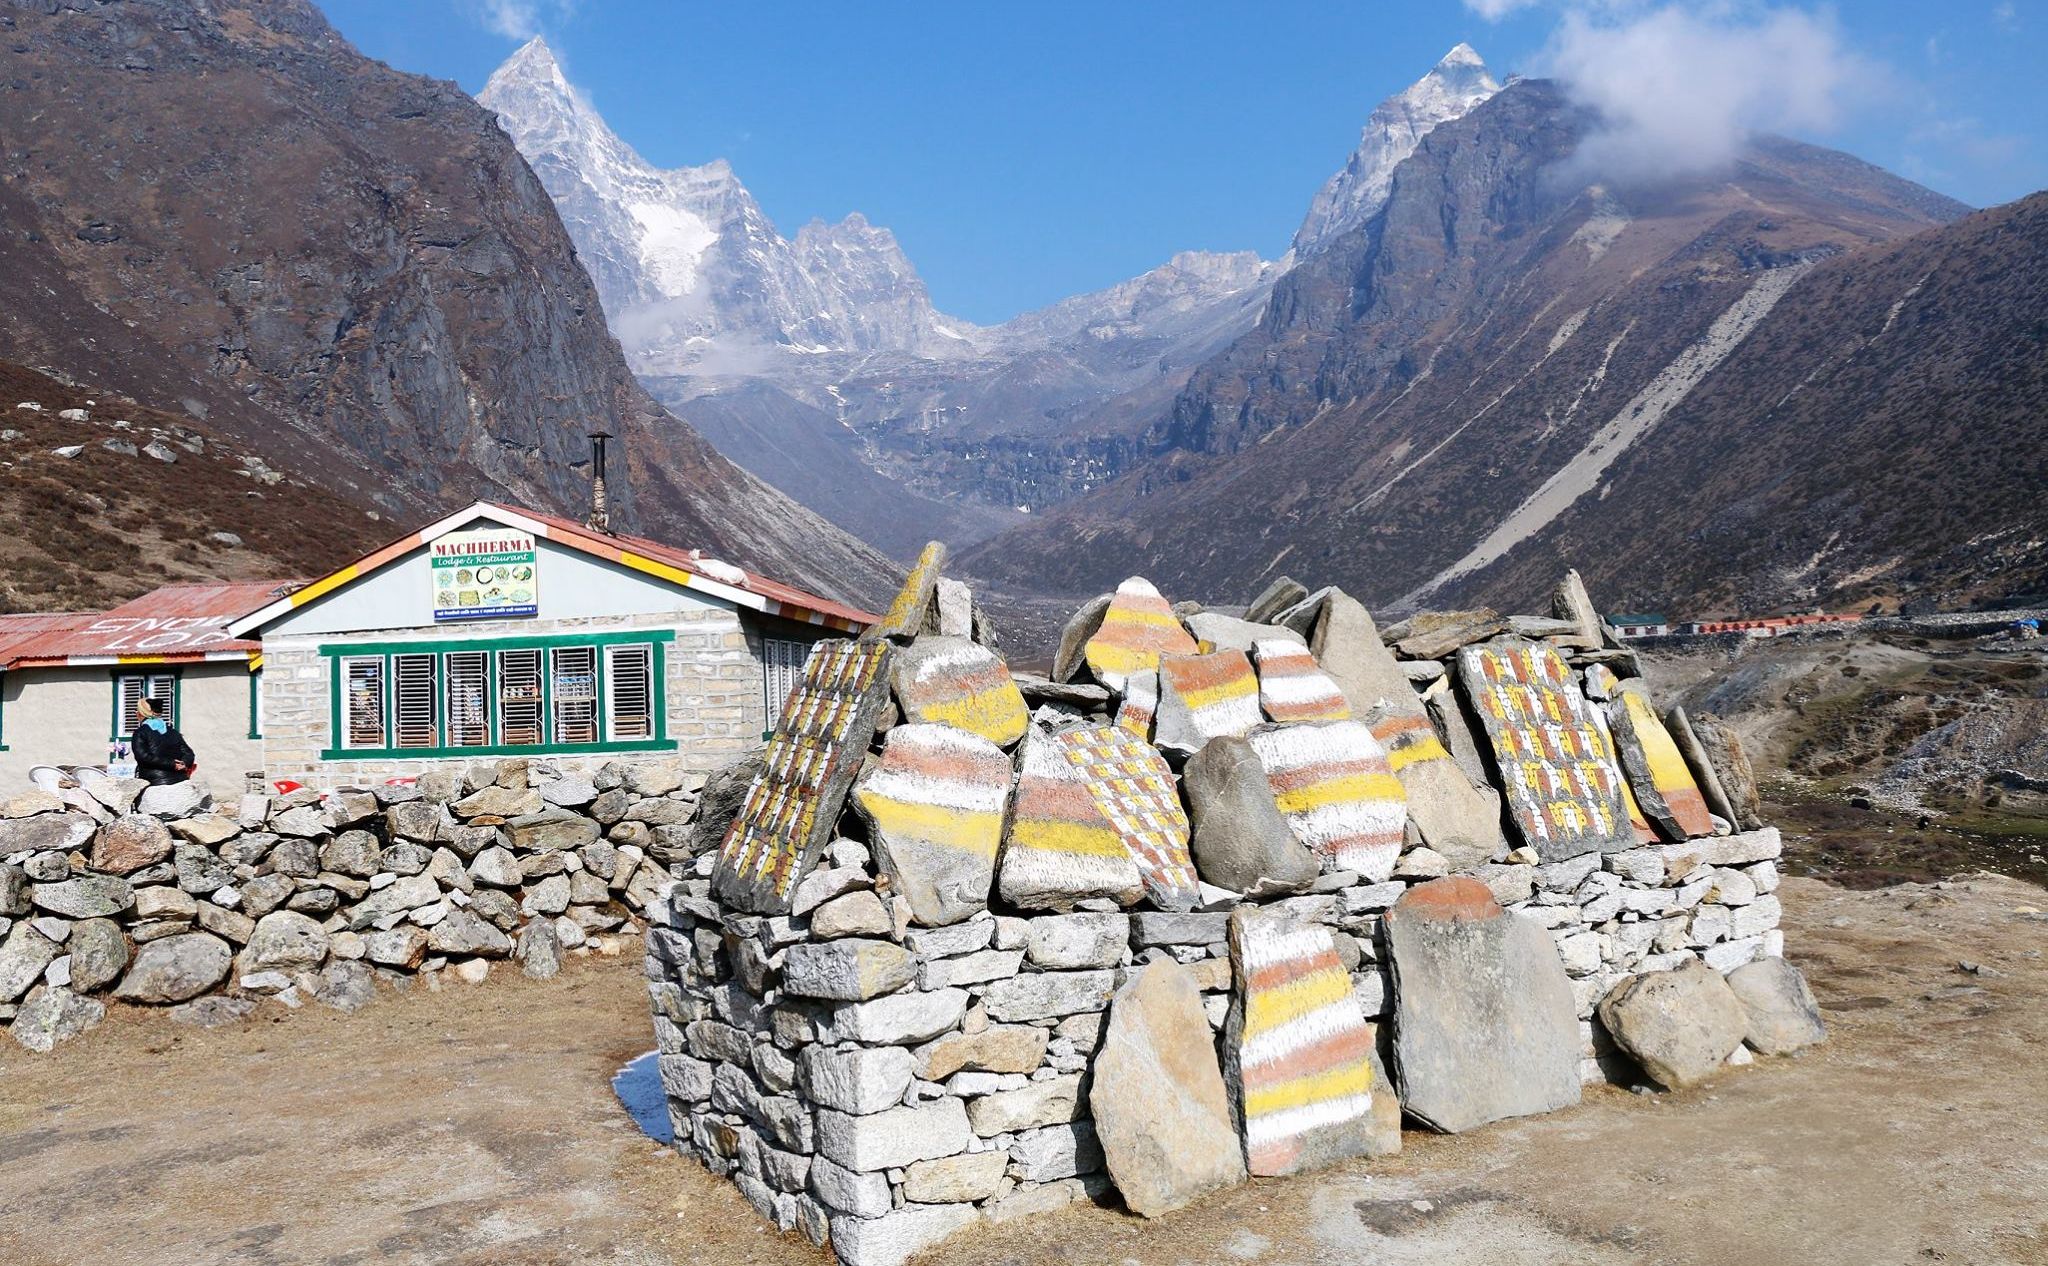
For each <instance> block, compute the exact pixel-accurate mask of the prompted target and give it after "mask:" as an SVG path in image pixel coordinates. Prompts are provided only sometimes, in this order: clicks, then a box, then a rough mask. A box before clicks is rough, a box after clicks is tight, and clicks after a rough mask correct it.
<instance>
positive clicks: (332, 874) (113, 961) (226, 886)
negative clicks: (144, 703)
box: [0, 760, 702, 1051]
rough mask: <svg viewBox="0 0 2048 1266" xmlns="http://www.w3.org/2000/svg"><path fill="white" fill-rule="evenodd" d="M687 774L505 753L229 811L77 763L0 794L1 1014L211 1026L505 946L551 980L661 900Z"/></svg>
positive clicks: (464, 968)
mask: <svg viewBox="0 0 2048 1266" xmlns="http://www.w3.org/2000/svg"><path fill="white" fill-rule="evenodd" d="M701 782H702V779H701V778H700V777H693V776H689V775H686V774H685V773H684V772H683V771H682V770H681V769H680V768H678V767H676V766H674V765H672V764H645V765H613V766H606V767H605V768H603V769H601V770H599V771H598V772H597V774H596V775H595V776H594V777H584V776H581V775H564V774H563V773H562V772H561V771H560V770H558V769H556V768H555V767H553V766H552V765H550V764H547V763H544V762H529V761H526V760H507V761H501V762H492V763H483V764H476V765H471V766H469V767H467V768H459V767H451V768H448V769H444V770H437V771H434V772H431V773H428V774H425V775H422V776H421V777H420V778H419V779H418V780H417V781H416V782H414V783H411V784H407V785H392V786H380V787H376V788H372V789H370V790H339V791H332V792H328V793H325V794H324V795H323V794H322V793H320V792H316V791H312V790H302V791H295V792H293V793H292V794H290V795H282V796H265V795H249V796H244V797H242V799H241V801H240V802H239V803H238V804H235V805H233V806H227V805H214V804H212V803H210V802H209V800H208V799H207V797H206V795H205V793H204V792H202V791H201V790H200V789H199V788H198V787H197V786H195V785H193V784H190V783H185V784H180V785H176V786H171V787H158V788H146V787H145V786H144V784H142V783H141V782H139V781H137V780H134V779H113V778H107V777H93V776H90V775H86V776H85V777H84V778H83V780H82V781H81V783H80V785H78V786H75V787H74V786H66V787H64V788H62V789H61V790H60V791H58V792H56V793H54V794H53V793H50V792H46V791H42V790H35V791H30V792H25V793H23V794H21V795H18V796H16V797H14V798H13V799H12V800H9V801H7V802H6V803H5V805H4V806H0V1022H4V1023H6V1024H7V1025H8V1026H9V1030H10V1032H11V1033H12V1034H13V1035H14V1037H15V1038H16V1039H17V1040H18V1041H20V1042H21V1043H22V1044H23V1045H25V1046H28V1047H30V1048H32V1049H36V1050H44V1051H47V1050H49V1049H50V1048H51V1047H52V1046H53V1045H55V1044H56V1043H57V1042H59V1041H62V1040H64V1039H66V1038H69V1037H73V1036H76V1035H77V1034H78V1033H81V1032H83V1031H84V1030H86V1029H88V1028H90V1027H92V1026H93V1025H94V1024H97V1023H98V1022H99V1021H100V1020H101V1019H102V1018H103V1017H104V1016H105V1015H106V1010H107V1008H106V1002H107V1000H112V1001H116V1002H122V1003H131V1004H137V1005H146V1006H168V1007H170V1008H171V1014H172V1015H173V1016H174V1017H175V1018H178V1019H180V1020H187V1021H190V1022H193V1023H197V1024H203V1025H213V1024H218V1023H223V1022H226V1021H230V1020H235V1019H240V1018H241V1017H243V1016H245V1015H247V1014H249V1013H250V1012H251V1011H252V1010H254V1009H255V1008H256V1007H257V1006H259V1005H261V1004H264V1003H266V1002H267V1003H269V1004H271V1005H282V1006H290V1007H296V1006H301V1005H304V1003H305V1002H307V1001H309V1000H310V1001H318V1002H321V1003H325V1004H327V1005H330V1006H334V1007H338V1008H340V1009H342V1010H346V1011H353V1010H355V1009H356V1008H358V1007H360V1006H362V1005H363V1004H364V1003H366V1002H368V1001H369V1000H370V999H371V997H372V996H373V994H374V992H375V983H376V981H377V980H378V979H380V978H381V979H383V980H385V981H386V982H388V983H390V984H392V985H396V986H399V987H405V986H407V985H410V984H411V983H412V982H413V981H415V980H416V979H422V978H423V979H424V980H425V981H426V983H428V984H429V985H430V986H433V985H436V984H437V983H438V981H439V980H440V979H441V973H443V972H444V971H445V972H447V973H450V974H452V975H454V976H455V977H457V978H459V979H462V980H465V981H470V982H476V981H481V980H482V979H483V978H484V977H485V975H486V974H488V972H489V971H490V970H491V967H492V964H493V963H495V962H498V961H501V960H513V961H516V962H517V963H518V964H519V966H520V968H521V969H522V970H523V971H524V972H525V973H526V974H528V975H530V976H537V977H543V978H544V977H549V976H553V975H554V974H555V973H556V972H557V971H558V970H560V968H561V965H562V961H563V958H564V956H565V955H569V954H574V955H586V954H591V953H597V954H604V955H612V954H617V953H618V952H619V951H620V950H621V949H622V948H623V937H625V936H628V935H631V934H636V933H637V932H638V931H639V930H640V922H639V919H640V912H641V911H644V910H645V909H647V908H648V907H650V906H659V905H660V904H661V902H662V900H663V898H664V897H665V895H666V892H667V888H668V885H669V884H670V882H671V880H670V879H669V876H668V872H667V868H666V867H667V863H668V862H669V861H670V860H671V859H673V858H676V857H684V858H687V857H688V856H689V855H690V853H691V851H692V850H691V848H690V847H689V845H688V839H687V837H688V834H689V830H690V828H689V826H688V823H689V822H690V820H691V818H692V816H693V815H694V813H695V811H696V805H697V786H698V785H699V784H701Z"/></svg>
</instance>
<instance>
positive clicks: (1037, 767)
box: [996, 725, 1198, 910]
mask: <svg viewBox="0 0 2048 1266" xmlns="http://www.w3.org/2000/svg"><path fill="white" fill-rule="evenodd" d="M1010 818H1011V821H1010V834H1009V839H1008V840H1007V842H1006V843H1005V844H1004V846H1003V856H1002V865H1001V867H1000V869H999V872H998V875H997V880H996V885H997V889H998V891H1000V892H1001V893H1002V896H1003V899H1004V900H1005V901H1007V902H1009V903H1010V904H1012V905H1015V906H1017V907H1019V908H1021V909H1027V910H1047V909H1051V910H1064V909H1069V908H1071V907H1072V906H1073V904H1074V903H1075V902H1077V901H1082V900H1085V899H1087V898H1090V897H1108V898H1111V899H1113V900H1115V901H1117V902H1119V903H1120V904H1123V905H1130V904H1132V903H1133V902H1135V901H1137V900H1138V898H1139V897H1140V896H1143V895H1147V894H1149V895H1151V896H1152V898H1153V900H1154V903H1155V904H1158V905H1160V906H1161V907H1162V908H1165V909H1181V910H1185V909H1188V908H1189V907H1191V906H1192V905H1193V904H1194V901H1195V898H1196V895H1197V892H1198V889H1197V887H1196V881H1195V871H1194V863H1193V861H1192V859H1191V857H1190V855H1189V853H1188V821H1187V815H1186V812H1185V811H1184V810H1183V809H1182V808H1181V805H1180V798H1179V796H1178V794H1177V793H1176V792H1175V790H1174V785H1173V772H1172V770H1170V769H1169V768H1168V767H1167V765H1166V761H1165V759H1164V758H1163V757H1161V756H1160V755H1159V753H1158V752H1157V751H1155V750H1154V749H1153V748H1152V747H1150V746H1149V745H1148V744H1146V743H1145V742H1144V741H1143V740H1141V739H1139V738H1137V737H1136V736H1135V735H1133V734H1131V733H1130V732H1129V731H1126V730H1121V729H1118V728H1117V727H1116V726H1113V725H1094V726H1076V727H1074V728H1072V729H1066V730H1061V731H1059V732H1057V733H1047V732H1045V731H1043V730H1039V729H1037V728H1035V727H1034V728H1033V730H1032V731H1031V733H1030V734H1028V735H1026V736H1025V738H1024V750H1023V759H1022V761H1021V769H1020V772H1019V775H1018V779H1017V795H1016V801H1015V804H1014V807H1013V808H1012V810H1011V814H1010Z"/></svg>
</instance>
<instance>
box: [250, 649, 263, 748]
mask: <svg viewBox="0 0 2048 1266" xmlns="http://www.w3.org/2000/svg"><path fill="white" fill-rule="evenodd" d="M262 737H263V669H262V668H261V667H260V666H259V667H256V668H251V669H250V670H249V738H250V739H251V740H252V741H253V740H255V739H260V738H262Z"/></svg>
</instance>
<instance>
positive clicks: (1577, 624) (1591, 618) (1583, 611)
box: [1550, 567, 1601, 651]
mask: <svg viewBox="0 0 2048 1266" xmlns="http://www.w3.org/2000/svg"><path fill="white" fill-rule="evenodd" d="M1550 614H1552V615H1554V616H1556V617H1557V618H1558V619H1560V620H1570V621H1571V622H1572V625H1573V629H1572V632H1570V633H1568V634H1566V635H1564V636H1563V637H1559V638H1556V639H1554V640H1555V641H1556V642H1557V643H1558V644H1559V645H1562V646H1570V647H1575V648H1577V649H1580V650H1588V651H1592V650H1598V649H1600V642H1601V638H1600V613H1599V612H1598V611H1597V610H1595V609H1594V607H1593V599H1592V598H1591V597H1590V596H1588V595H1587V593H1586V582H1585V581H1583V580H1581V579H1580V578H1579V571H1578V568H1576V567H1574V568H1572V569H1570V570H1568V571H1566V572H1565V574H1564V579H1563V580H1562V581H1560V582H1559V583H1558V586H1557V592H1556V593H1553V594H1552V595H1550Z"/></svg>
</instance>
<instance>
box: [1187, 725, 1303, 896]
mask: <svg viewBox="0 0 2048 1266" xmlns="http://www.w3.org/2000/svg"><path fill="white" fill-rule="evenodd" d="M1181 786H1182V790H1183V792H1184V793H1185V794H1186V796H1187V802H1188V818H1189V821H1190V824H1191V827H1192V835H1191V840H1190V845H1191V848H1192V851H1193V853H1194V859H1195V870H1196V872H1197V873H1198V874H1200V875H1201V878H1202V882H1203V883H1205V884H1209V885H1211V886H1213V887H1217V888H1224V889H1228V890H1229V891H1231V892H1236V893H1245V892H1250V891H1251V890H1252V889H1254V888H1258V887H1260V886H1261V885H1264V886H1265V890H1266V891H1298V890H1300V889H1303V888H1306V887H1308V886H1309V885H1310V884H1311V883H1314V882H1315V879H1316V875H1317V874H1318V873H1319V870H1320V866H1319V864H1318V863H1317V861H1316V857H1315V854H1313V853H1311V852H1309V851H1308V849H1307V848H1305V847H1304V846H1303V845H1302V844H1301V842H1300V841H1298V840H1296V839H1295V837H1294V832H1293V830H1292V829H1291V828H1289V827H1288V825H1287V820H1286V819H1285V818H1283V817H1282V816H1281V815H1280V807H1279V804H1278V802H1277V801H1275V800H1274V798H1273V789H1272V785H1271V784H1270V782H1269V781H1268V780H1267V777H1266V768H1265V765H1264V764H1262V763H1261V762H1260V760H1259V756H1258V753H1257V752H1255V751H1253V750H1252V745H1251V743H1250V742H1248V741H1247V740H1245V739H1243V738H1234V737H1224V738H1215V739H1211V740H1209V742H1208V743H1206V744H1204V745H1203V747H1202V750H1201V751H1199V752H1196V753H1195V754H1194V756H1192V757H1190V758H1189V760H1188V763H1187V768H1186V769H1185V770H1184V771H1183V776H1182V779H1181Z"/></svg>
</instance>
